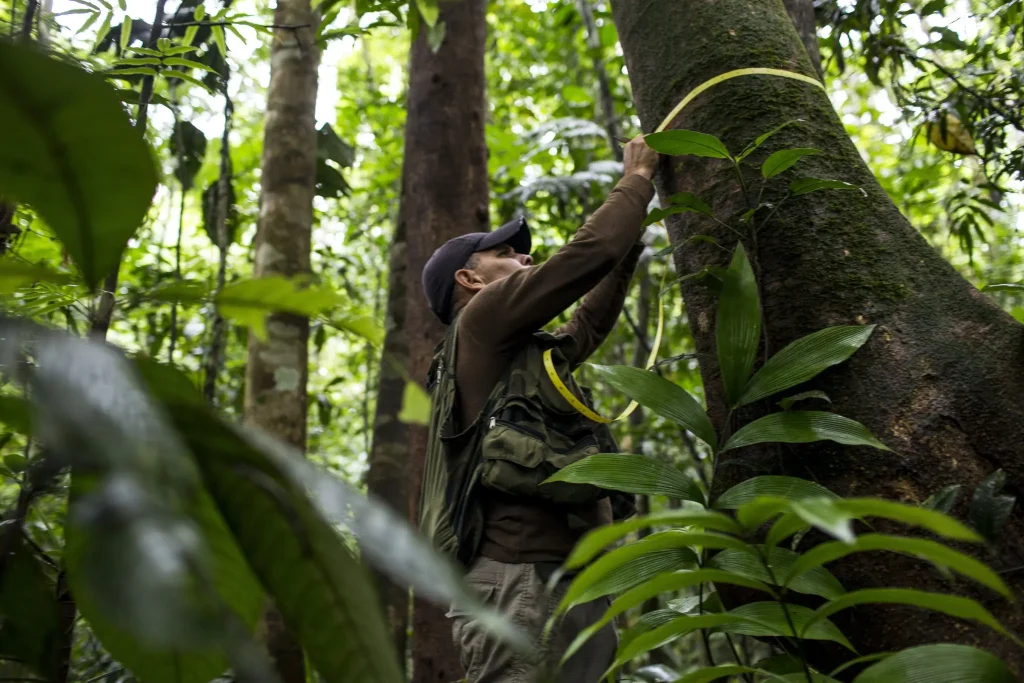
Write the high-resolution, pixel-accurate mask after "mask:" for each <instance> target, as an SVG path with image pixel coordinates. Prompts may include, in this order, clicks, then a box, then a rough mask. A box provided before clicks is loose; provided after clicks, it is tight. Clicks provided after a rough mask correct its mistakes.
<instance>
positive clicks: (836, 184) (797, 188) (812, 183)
mask: <svg viewBox="0 0 1024 683" xmlns="http://www.w3.org/2000/svg"><path fill="white" fill-rule="evenodd" d="M818 190H861V188H859V187H858V186H856V185H851V184H850V183H844V182H843V181H842V180H825V179H824V178H797V179H796V180H794V181H793V182H791V183H790V184H789V192H790V194H792V195H793V196H794V197H798V196H800V195H802V194H808V193H809V192H817V191H818ZM861 192H864V190H861Z"/></svg>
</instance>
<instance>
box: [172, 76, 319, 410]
mask: <svg viewBox="0 0 1024 683" xmlns="http://www.w3.org/2000/svg"><path fill="white" fill-rule="evenodd" d="M223 88H224V132H223V133H222V134H221V138H220V177H219V178H218V179H217V210H216V221H217V232H216V234H217V256H218V257H219V261H218V262H217V283H216V285H215V286H214V290H213V298H214V300H216V298H217V297H218V296H219V295H220V293H221V291H223V289H224V281H225V279H226V277H227V270H228V246H229V245H228V217H229V216H230V214H231V206H230V204H231V174H232V170H231V140H230V135H231V118H232V115H233V114H234V111H235V106H234V104H233V103H232V102H231V97H230V96H229V95H228V78H227V77H225V79H224V84H223ZM310 225H311V228H310V229H312V224H310ZM178 237H179V238H180V237H181V235H180V234H179V235H178ZM212 327H213V330H212V334H211V335H210V350H209V353H208V354H207V356H206V376H205V378H204V382H203V395H204V396H206V400H208V401H210V402H211V403H213V402H215V400H216V396H217V375H219V374H220V369H221V366H222V365H223V364H224V328H225V327H226V323H225V321H224V316H222V315H221V314H220V311H219V310H218V309H217V307H216V305H214V306H213V326H212Z"/></svg>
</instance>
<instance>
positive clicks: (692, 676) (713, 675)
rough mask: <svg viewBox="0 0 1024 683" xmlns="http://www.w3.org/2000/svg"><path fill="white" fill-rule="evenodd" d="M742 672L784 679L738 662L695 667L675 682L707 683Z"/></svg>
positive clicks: (773, 678)
mask: <svg viewBox="0 0 1024 683" xmlns="http://www.w3.org/2000/svg"><path fill="white" fill-rule="evenodd" d="M743 674H759V675H761V676H765V677H767V680H769V681H785V680H786V679H785V678H782V677H780V676H776V675H775V674H773V673H771V672H770V671H765V670H764V669H755V668H754V667H752V666H742V665H740V664H719V665H717V666H705V667H702V668H700V669H697V670H696V671H692V672H690V673H688V674H686V675H685V676H683V677H682V678H680V679H678V680H676V682H675V683H708V682H709V681H717V680H721V679H723V678H729V679H732V678H733V677H736V678H739V677H742V675H743Z"/></svg>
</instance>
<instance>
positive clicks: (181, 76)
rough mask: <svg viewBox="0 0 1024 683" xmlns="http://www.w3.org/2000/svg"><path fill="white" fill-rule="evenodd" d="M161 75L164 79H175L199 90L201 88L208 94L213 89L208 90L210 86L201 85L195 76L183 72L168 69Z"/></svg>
mask: <svg viewBox="0 0 1024 683" xmlns="http://www.w3.org/2000/svg"><path fill="white" fill-rule="evenodd" d="M163 75H164V78H177V79H178V80H181V81H186V82H188V83H191V84H192V85H198V86H199V87H200V88H202V89H203V90H205V91H206V92H210V93H212V92H213V89H212V88H210V86H208V85H206V84H205V83H203V82H202V81H201V80H199V79H198V78H196V77H195V76H190V75H188V74H187V73H185V72H184V71H175V70H174V69H168V70H166V71H164V72H163Z"/></svg>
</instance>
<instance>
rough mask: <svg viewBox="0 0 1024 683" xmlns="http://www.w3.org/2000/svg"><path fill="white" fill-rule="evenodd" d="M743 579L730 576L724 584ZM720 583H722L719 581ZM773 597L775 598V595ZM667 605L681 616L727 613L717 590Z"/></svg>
mask: <svg viewBox="0 0 1024 683" xmlns="http://www.w3.org/2000/svg"><path fill="white" fill-rule="evenodd" d="M743 578H744V577H737V576H733V575H730V580H729V581H725V582H724V583H730V582H735V581H738V580H743ZM718 583H722V582H721V581H719V582H718ZM772 597H774V594H773V595H772ZM665 604H666V605H668V608H669V609H670V610H673V611H675V612H679V613H680V614H708V613H710V612H724V611H725V605H723V604H722V596H720V595H719V594H718V591H716V590H711V591H706V592H704V594H703V595H701V594H700V593H699V592H698V593H697V595H688V596H687V597H685V598H676V599H674V600H669V601H668V602H666V603H665Z"/></svg>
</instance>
